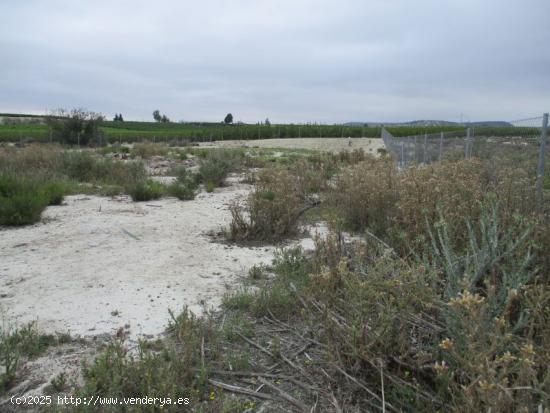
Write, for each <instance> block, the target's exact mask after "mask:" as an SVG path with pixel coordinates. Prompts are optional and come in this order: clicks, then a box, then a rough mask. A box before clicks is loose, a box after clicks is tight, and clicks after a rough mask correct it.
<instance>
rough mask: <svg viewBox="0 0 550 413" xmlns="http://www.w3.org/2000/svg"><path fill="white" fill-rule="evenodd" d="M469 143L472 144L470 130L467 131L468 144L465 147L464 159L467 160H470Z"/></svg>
mask: <svg viewBox="0 0 550 413" xmlns="http://www.w3.org/2000/svg"><path fill="white" fill-rule="evenodd" d="M469 143H470V128H468V129H466V142H465V145H464V158H466V159H468V150H469V146H468V145H469Z"/></svg>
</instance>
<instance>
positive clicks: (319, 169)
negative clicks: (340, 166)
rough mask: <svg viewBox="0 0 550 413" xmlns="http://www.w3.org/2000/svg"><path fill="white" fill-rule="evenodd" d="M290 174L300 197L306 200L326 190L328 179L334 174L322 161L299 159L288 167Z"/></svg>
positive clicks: (331, 166) (329, 166) (330, 167)
mask: <svg viewBox="0 0 550 413" xmlns="http://www.w3.org/2000/svg"><path fill="white" fill-rule="evenodd" d="M290 173H291V174H292V175H293V176H294V178H295V180H296V187H297V189H298V192H299V194H300V196H301V197H303V198H306V197H308V196H309V195H310V194H318V193H320V192H323V191H325V190H326V189H327V188H328V179H330V177H331V176H332V175H333V174H334V167H333V165H332V164H331V163H329V162H326V161H324V160H322V159H308V160H306V159H299V160H297V161H296V162H295V163H294V164H293V165H292V166H291V167H290Z"/></svg>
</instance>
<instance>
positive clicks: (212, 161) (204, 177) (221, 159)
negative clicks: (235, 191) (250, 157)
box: [199, 150, 243, 187]
mask: <svg viewBox="0 0 550 413" xmlns="http://www.w3.org/2000/svg"><path fill="white" fill-rule="evenodd" d="M203 153H205V156H206V158H205V159H204V160H202V161H201V165H200V167H199V176H200V179H201V181H202V182H203V183H204V184H205V185H207V186H208V185H210V187H212V186H215V187H217V186H222V185H223V183H224V181H225V179H226V178H227V175H228V174H229V172H231V171H233V170H234V169H236V168H237V167H238V166H239V165H240V164H241V162H242V159H243V153H242V152H237V151H224V150H221V151H218V150H211V151H209V152H208V153H206V152H203ZM199 154H201V152H199Z"/></svg>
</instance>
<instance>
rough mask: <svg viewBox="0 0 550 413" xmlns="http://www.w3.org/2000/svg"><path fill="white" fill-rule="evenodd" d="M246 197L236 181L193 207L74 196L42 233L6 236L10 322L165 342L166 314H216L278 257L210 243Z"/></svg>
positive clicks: (2, 245) (48, 215)
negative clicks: (243, 280) (231, 208)
mask: <svg viewBox="0 0 550 413" xmlns="http://www.w3.org/2000/svg"><path fill="white" fill-rule="evenodd" d="M249 190H250V186H248V185H244V184H238V183H236V182H235V180H233V183H232V185H230V186H228V187H225V188H219V189H216V190H215V191H214V192H213V193H210V194H208V193H204V192H203V193H201V194H199V195H198V196H197V198H196V199H195V200H193V201H187V202H182V201H179V200H177V199H174V198H166V199H162V200H157V201H149V202H142V203H133V202H131V200H130V199H129V198H127V197H117V198H106V197H97V196H84V195H79V196H70V197H67V198H66V201H65V203H64V205H62V206H54V207H49V208H48V209H47V210H46V211H45V212H44V215H43V221H42V222H41V223H39V224H36V225H32V226H29V227H23V228H15V229H14V228H9V229H0V307H1V311H2V313H3V318H4V319H6V320H9V321H10V322H17V323H19V324H21V323H26V322H29V321H33V320H36V321H37V325H38V327H39V328H40V329H41V330H45V331H49V332H53V331H58V332H69V333H70V334H71V335H79V336H96V335H100V334H105V333H109V334H112V333H115V332H116V331H117V330H118V329H119V328H121V327H122V328H124V329H125V330H127V331H128V333H129V337H130V338H131V339H136V338H138V337H146V338H151V337H153V336H156V335H158V334H160V333H162V332H163V331H164V329H165V328H166V325H167V321H168V319H169V314H168V309H172V310H174V312H175V313H178V312H179V311H181V309H182V308H183V307H184V306H189V308H190V309H191V310H192V311H193V312H195V313H201V311H202V310H203V308H204V307H205V306H216V305H218V304H219V303H220V300H221V298H222V296H223V294H224V293H225V292H226V290H227V288H229V287H230V286H231V285H232V284H236V279H237V278H238V277H239V276H240V275H244V274H246V272H247V270H248V269H249V268H250V267H251V266H253V265H255V264H261V263H269V262H270V260H271V259H272V257H273V250H274V247H246V248H243V247H236V246H230V245H224V244H221V243H214V242H211V238H210V237H209V236H208V235H207V233H208V232H211V231H217V230H219V228H220V227H221V226H224V225H226V224H227V223H228V222H229V220H230V214H229V212H228V210H227V207H228V204H229V202H230V201H232V200H233V199H235V198H238V197H244V196H245V195H246V194H247V193H248V192H249Z"/></svg>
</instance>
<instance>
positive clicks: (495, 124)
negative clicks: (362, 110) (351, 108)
mask: <svg viewBox="0 0 550 413" xmlns="http://www.w3.org/2000/svg"><path fill="white" fill-rule="evenodd" d="M344 126H355V127H357V126H369V127H380V126H391V127H398V126H415V127H422V126H464V127H468V126H474V127H476V126H477V127H480V126H492V127H509V126H514V125H512V124H511V123H509V122H504V121H500V120H488V121H482V122H450V121H447V120H412V121H409V122H346V123H344Z"/></svg>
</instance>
